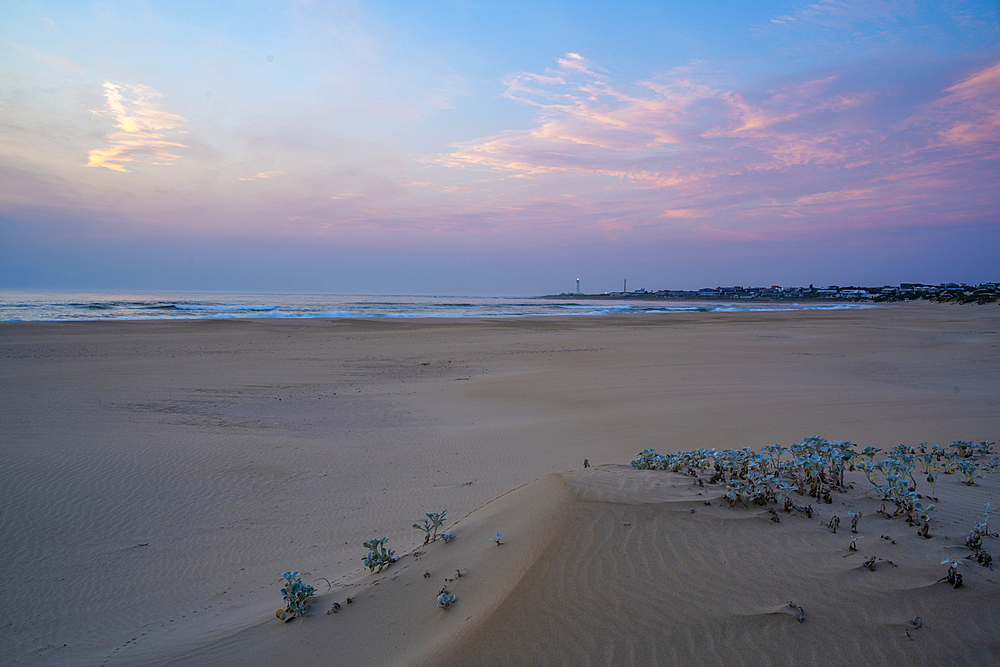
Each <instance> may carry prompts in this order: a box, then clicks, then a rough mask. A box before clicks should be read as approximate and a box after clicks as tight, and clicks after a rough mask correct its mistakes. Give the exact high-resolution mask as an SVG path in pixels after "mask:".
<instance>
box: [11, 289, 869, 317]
mask: <svg viewBox="0 0 1000 667" xmlns="http://www.w3.org/2000/svg"><path fill="white" fill-rule="evenodd" d="M872 307H875V306H872V305H871V304H858V303H846V304H845V303H830V302H805V303H785V302H767V301H738V302H723V301H698V302H694V301H654V300H640V299H629V300H628V301H627V302H626V301H623V300H621V299H607V300H599V299H566V298H561V299H542V298H537V297H527V298H520V297H471V296H405V295H400V296H385V295H377V296H370V295H369V296H366V295H344V294H239V293H232V294H229V293H193V292H177V293H172V292H57V291H4V290H0V321H7V322H9V321H64V320H177V319H220V318H252V319H257V318H308V317H326V318H342V317H526V316H545V315H579V316H586V315H590V316H594V315H611V314H626V313H627V314H636V315H639V314H648V313H685V312H751V311H768V310H840V309H845V308H872Z"/></svg>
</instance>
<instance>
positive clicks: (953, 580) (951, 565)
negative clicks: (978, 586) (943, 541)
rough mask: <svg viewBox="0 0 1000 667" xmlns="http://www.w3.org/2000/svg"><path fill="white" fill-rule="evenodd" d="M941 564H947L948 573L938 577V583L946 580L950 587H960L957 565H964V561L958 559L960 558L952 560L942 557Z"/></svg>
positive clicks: (960, 576) (960, 577) (960, 580)
mask: <svg viewBox="0 0 1000 667" xmlns="http://www.w3.org/2000/svg"><path fill="white" fill-rule="evenodd" d="M941 564H942V565H947V566H948V574H947V575H946V576H944V577H941V578H940V579H938V583H940V582H942V581H947V582H948V583H949V584H951V587H952V588H958V587H960V586H961V585H962V575H961V574H959V572H958V566H959V565H964V563H963V562H962V561H960V560H952V559H950V558H942V559H941Z"/></svg>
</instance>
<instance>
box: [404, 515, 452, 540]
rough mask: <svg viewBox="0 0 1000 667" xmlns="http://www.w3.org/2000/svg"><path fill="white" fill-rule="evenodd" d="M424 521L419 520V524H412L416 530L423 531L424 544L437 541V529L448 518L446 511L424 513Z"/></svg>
mask: <svg viewBox="0 0 1000 667" xmlns="http://www.w3.org/2000/svg"><path fill="white" fill-rule="evenodd" d="M424 514H425V515H426V516H427V518H426V519H421V520H420V523H415V524H413V527H414V528H416V529H417V530H422V531H424V544H428V543H430V542H435V541H437V533H438V528H440V527H441V524H443V523H444V520H445V518H446V517H447V516H448V510H445V511H443V512H424Z"/></svg>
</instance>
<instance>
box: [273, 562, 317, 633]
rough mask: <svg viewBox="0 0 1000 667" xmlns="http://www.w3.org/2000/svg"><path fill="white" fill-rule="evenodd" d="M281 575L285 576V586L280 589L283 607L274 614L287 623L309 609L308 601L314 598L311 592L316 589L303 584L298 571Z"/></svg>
mask: <svg viewBox="0 0 1000 667" xmlns="http://www.w3.org/2000/svg"><path fill="white" fill-rule="evenodd" d="M281 576H282V577H284V578H285V587H284V588H282V589H281V595H282V599H283V600H284V601H285V608H284V609H279V610H277V611H276V612H274V615H275V616H277V617H278V618H279V619H281V620H282V621H285V622H286V623H287V622H288V621H291V620H292V619H293V618H297V617H299V616H303V615H305V613H306V612H307V611H309V607H310V606H311V605H310V604H309V603H310V602H312V601H313V600H314V599H315V596H314V595H313V594H314V593H315V592H316V589H315V588H313V587H312V586H310V585H308V584H303V583H302V579H301V578H300V577H299V573H298V572H285V573H284V574H283V575H281Z"/></svg>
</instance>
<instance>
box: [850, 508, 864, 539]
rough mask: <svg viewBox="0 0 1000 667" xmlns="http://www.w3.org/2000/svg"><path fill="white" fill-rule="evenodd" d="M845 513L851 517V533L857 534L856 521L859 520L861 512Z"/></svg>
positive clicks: (851, 511)
mask: <svg viewBox="0 0 1000 667" xmlns="http://www.w3.org/2000/svg"><path fill="white" fill-rule="evenodd" d="M847 513H848V514H850V515H851V532H852V533H855V534H857V532H858V519H860V518H861V512H859V511H857V510H849V511H848V512H847Z"/></svg>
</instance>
